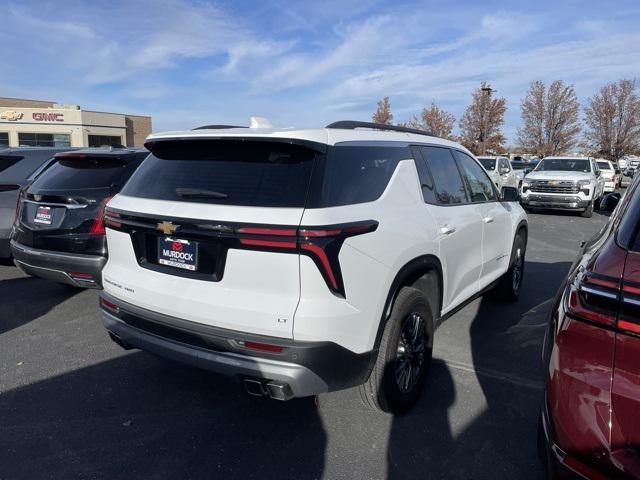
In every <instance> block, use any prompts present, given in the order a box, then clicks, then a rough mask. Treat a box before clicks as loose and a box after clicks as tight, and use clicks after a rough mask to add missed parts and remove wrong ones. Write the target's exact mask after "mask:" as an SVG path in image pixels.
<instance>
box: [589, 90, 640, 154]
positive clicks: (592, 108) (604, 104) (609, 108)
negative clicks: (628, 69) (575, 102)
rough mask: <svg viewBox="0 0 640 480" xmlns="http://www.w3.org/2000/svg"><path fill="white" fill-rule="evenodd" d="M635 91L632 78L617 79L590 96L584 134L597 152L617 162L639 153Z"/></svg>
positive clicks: (638, 102)
mask: <svg viewBox="0 0 640 480" xmlns="http://www.w3.org/2000/svg"><path fill="white" fill-rule="evenodd" d="M635 90H636V82H635V80H620V81H619V82H618V83H610V84H608V85H605V86H604V87H602V88H601V89H600V92H599V93H597V94H595V95H594V96H593V97H591V98H590V99H589V104H588V106H587V107H586V108H585V123H586V124H587V132H586V135H585V136H586V140H587V142H588V144H589V145H590V147H591V148H592V149H593V151H594V152H596V153H597V154H598V155H602V156H603V157H605V158H608V159H610V160H615V161H617V160H618V159H620V158H622V157H624V156H625V155H628V154H637V153H640V99H639V98H638V96H637V95H636V91H635Z"/></svg>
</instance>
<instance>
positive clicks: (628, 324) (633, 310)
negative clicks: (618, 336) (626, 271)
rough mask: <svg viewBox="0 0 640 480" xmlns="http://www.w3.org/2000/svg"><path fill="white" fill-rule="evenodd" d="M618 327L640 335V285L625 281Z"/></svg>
mask: <svg viewBox="0 0 640 480" xmlns="http://www.w3.org/2000/svg"><path fill="white" fill-rule="evenodd" d="M618 328H619V329H620V330H624V331H626V332H631V333H635V334H638V335H640V285H636V284H635V283H627V282H625V284H624V285H623V286H622V306H621V309H620V315H619V317H618Z"/></svg>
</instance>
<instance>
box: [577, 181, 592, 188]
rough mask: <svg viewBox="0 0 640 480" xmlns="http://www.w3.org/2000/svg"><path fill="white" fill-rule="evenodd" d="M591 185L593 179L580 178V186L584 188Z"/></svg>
mask: <svg viewBox="0 0 640 480" xmlns="http://www.w3.org/2000/svg"><path fill="white" fill-rule="evenodd" d="M589 185H591V180H578V188H580V189H583V188H585V187H588V186H589Z"/></svg>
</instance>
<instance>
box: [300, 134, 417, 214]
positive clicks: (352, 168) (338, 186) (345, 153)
mask: <svg viewBox="0 0 640 480" xmlns="http://www.w3.org/2000/svg"><path fill="white" fill-rule="evenodd" d="M411 158H412V157H411V151H410V150H409V147H407V146H360V145H349V144H348V143H346V144H341V143H338V144H337V145H336V146H335V147H334V148H333V152H330V154H329V156H328V158H327V160H326V162H325V165H324V167H323V168H324V171H323V172H320V169H317V170H314V174H313V175H314V176H316V177H319V178H321V179H322V186H321V189H320V199H319V200H316V199H314V198H311V199H310V201H309V204H310V205H314V206H317V207H337V206H340V205H353V204H356V203H365V202H373V201H374V200H377V199H378V198H380V196H381V195H382V193H383V192H384V191H385V189H386V188H387V185H388V184H389V181H390V180H391V177H392V175H393V173H394V172H395V170H396V167H397V166H398V164H399V163H400V162H401V161H403V160H410V159H411ZM312 190H314V189H312Z"/></svg>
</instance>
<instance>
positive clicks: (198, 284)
mask: <svg viewBox="0 0 640 480" xmlns="http://www.w3.org/2000/svg"><path fill="white" fill-rule="evenodd" d="M323 148H325V147H324V146H323V145H319V144H305V145H301V144H293V143H291V142H290V141H286V142H278V141H266V140H246V139H245V140H238V139H235V140H233V139H228V140H186V141H175V140H174V141H161V142H159V143H157V144H156V145H154V146H151V150H152V155H150V156H149V158H148V159H147V160H146V161H145V163H144V164H143V165H142V166H141V167H140V169H139V170H138V171H137V172H136V173H135V175H134V176H133V177H132V178H131V180H130V181H129V183H127V185H126V186H125V188H124V189H123V190H122V192H121V194H119V195H117V196H116V197H115V198H114V199H113V200H112V201H111V202H110V203H109V207H108V210H107V217H106V219H107V220H106V224H107V239H108V245H109V252H110V255H109V261H108V263H107V265H106V267H105V270H104V272H103V278H104V288H105V290H106V291H107V292H108V293H110V294H112V295H114V296H116V297H120V298H122V299H123V300H125V301H130V302H131V303H135V304H136V305H138V306H140V307H143V308H148V309H151V310H154V311H156V312H160V313H164V314H167V315H171V316H175V317H180V318H183V319H186V320H191V321H194V322H199V323H203V324H208V325H214V326H218V327H222V328H227V329H231V330H239V331H250V332H253V333H257V334H262V335H271V336H277V337H289V338H290V337H292V334H293V315H294V313H295V310H296V307H297V305H298V300H299V297H300V273H299V255H298V253H297V251H296V243H295V242H296V240H295V235H296V233H297V229H298V226H299V225H300V221H301V218H302V214H303V211H304V206H305V202H306V197H307V192H308V188H309V184H310V181H311V172H312V170H313V165H314V162H315V159H316V158H317V157H318V155H321V150H322V149H323Z"/></svg>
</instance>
